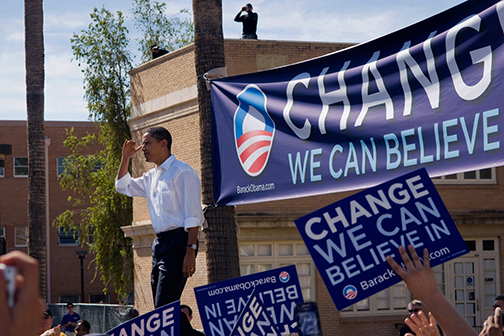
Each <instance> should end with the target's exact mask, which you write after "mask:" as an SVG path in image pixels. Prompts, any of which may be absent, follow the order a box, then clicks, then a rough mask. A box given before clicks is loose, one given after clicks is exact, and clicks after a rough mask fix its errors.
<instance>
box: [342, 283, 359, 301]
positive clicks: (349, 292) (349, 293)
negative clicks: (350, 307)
mask: <svg viewBox="0 0 504 336" xmlns="http://www.w3.org/2000/svg"><path fill="white" fill-rule="evenodd" d="M343 295H344V296H345V298H346V299H348V300H353V299H355V297H356V296H357V288H356V287H355V286H354V285H348V286H346V287H345V288H343Z"/></svg>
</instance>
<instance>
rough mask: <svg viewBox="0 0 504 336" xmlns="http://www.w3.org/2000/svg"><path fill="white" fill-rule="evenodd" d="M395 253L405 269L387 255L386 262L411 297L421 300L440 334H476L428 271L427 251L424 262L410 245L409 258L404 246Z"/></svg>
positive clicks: (468, 335)
mask: <svg viewBox="0 0 504 336" xmlns="http://www.w3.org/2000/svg"><path fill="white" fill-rule="evenodd" d="M398 250H399V254H400V255H401V258H402V260H403V263H404V266H405V268H402V267H401V266H399V264H397V263H396V262H395V260H394V259H392V257H391V256H387V262H388V263H389V265H390V266H391V267H392V269H393V270H394V272H395V273H396V274H397V275H399V276H400V277H401V278H402V279H403V280H404V282H405V283H406V286H407V287H408V289H409V290H410V291H411V292H412V293H413V295H414V296H415V297H416V298H418V299H420V300H421V301H422V302H423V303H424V304H425V305H426V306H427V308H428V309H429V310H430V311H431V313H432V315H433V316H435V317H436V320H437V321H438V322H439V325H440V326H441V329H443V332H445V333H446V335H448V336H476V335H477V334H476V332H475V331H474V329H473V328H472V327H471V326H470V325H469V323H467V321H466V319H465V318H464V317H463V316H462V315H460V313H459V312H458V311H457V309H455V307H454V306H453V305H452V304H451V303H450V302H449V301H448V300H447V299H446V298H445V297H444V295H443V293H441V291H440V290H439V288H438V284H437V281H436V278H435V277H434V272H433V271H432V269H431V268H430V262H429V252H428V251H427V249H424V251H423V263H422V261H421V260H420V258H419V257H418V254H417V253H416V251H415V249H414V248H413V246H411V245H409V246H408V250H409V253H410V254H411V258H410V257H409V255H408V253H407V252H406V249H405V248H404V247H403V246H399V249H398Z"/></svg>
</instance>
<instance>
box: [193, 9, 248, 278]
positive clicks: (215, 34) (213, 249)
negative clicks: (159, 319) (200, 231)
mask: <svg viewBox="0 0 504 336" xmlns="http://www.w3.org/2000/svg"><path fill="white" fill-rule="evenodd" d="M193 13H194V45H195V65H196V74H197V76H198V78H199V79H198V104H199V113H200V132H201V138H200V155H201V182H202V189H203V204H214V203H215V199H214V194H213V180H212V137H211V131H212V129H211V127H212V126H211V115H210V103H211V99H210V91H209V90H207V88H206V84H205V81H204V80H203V79H201V77H200V76H202V75H203V74H204V73H205V72H207V71H209V70H211V69H214V68H219V67H223V66H225V58H224V39H223V34H222V2H221V0H193ZM205 216H206V219H207V221H208V228H207V229H206V230H205V234H206V244H207V270H208V281H209V283H213V282H217V281H222V280H226V279H231V278H235V277H239V276H240V263H239V258H238V239H237V237H236V234H237V230H236V228H237V227H236V218H235V209H234V207H229V206H222V207H217V208H212V207H210V208H208V210H207V212H206V213H205Z"/></svg>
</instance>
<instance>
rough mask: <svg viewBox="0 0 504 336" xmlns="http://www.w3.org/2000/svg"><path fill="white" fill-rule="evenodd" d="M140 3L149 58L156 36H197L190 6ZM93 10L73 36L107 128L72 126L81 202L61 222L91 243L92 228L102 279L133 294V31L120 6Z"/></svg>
mask: <svg viewBox="0 0 504 336" xmlns="http://www.w3.org/2000/svg"><path fill="white" fill-rule="evenodd" d="M133 7H134V8H133V9H132V13H133V15H134V21H135V26H136V28H137V29H138V30H139V31H140V32H141V35H142V37H140V38H139V39H138V41H139V43H140V50H141V51H142V61H147V60H150V59H151V50H150V46H151V45H153V44H159V45H160V46H161V47H163V48H165V49H167V50H168V51H173V50H176V49H178V48H180V47H182V46H184V45H187V44H189V43H192V42H193V40H194V27H193V23H192V21H191V18H190V16H189V15H188V14H189V12H188V10H185V9H184V10H181V11H180V13H179V14H177V15H176V16H173V17H171V18H168V17H166V14H165V12H166V4H165V3H164V2H163V3H159V2H157V1H153V2H152V3H151V1H150V0H133ZM90 17H91V23H90V24H89V25H88V27H87V29H85V30H83V31H81V32H80V33H78V34H74V35H73V37H72V38H71V39H70V43H71V47H72V51H73V55H74V59H75V60H76V61H77V62H78V65H79V67H81V68H82V72H83V73H84V90H85V94H84V98H85V99H86V101H87V103H88V110H89V118H90V119H91V120H94V121H96V122H99V123H100V132H99V136H96V135H95V134H88V135H87V136H84V137H82V138H79V137H77V136H76V135H75V132H74V130H73V129H71V130H68V131H67V139H66V140H65V143H64V144H65V146H66V147H68V148H70V149H71V152H72V154H71V155H70V156H69V157H68V158H67V159H66V160H65V162H64V165H65V171H64V173H63V174H61V175H60V184H61V186H62V188H63V189H67V190H71V191H72V192H73V194H72V196H70V197H69V199H68V201H69V202H70V203H71V204H72V206H73V207H75V208H73V209H72V210H67V211H65V212H64V213H62V214H61V215H59V216H58V217H57V219H56V220H55V221H54V223H53V224H54V225H60V226H64V227H67V228H72V229H77V228H78V229H79V238H80V241H81V244H83V245H84V244H89V243H87V241H88V239H87V238H88V237H89V235H90V234H91V233H92V238H93V239H92V243H91V244H89V246H90V250H91V252H94V253H95V254H96V257H95V261H96V267H97V269H96V270H98V268H99V269H100V271H101V272H100V273H101V280H102V281H103V282H104V283H105V284H108V283H109V282H112V284H113V286H114V287H115V290H116V292H117V293H118V294H120V295H125V294H127V290H128V284H131V283H132V281H133V253H132V250H131V240H130V239H129V238H125V237H124V233H123V231H122V230H121V227H122V226H127V225H131V222H132V220H133V205H132V200H131V199H130V198H129V197H127V196H124V195H122V194H119V193H117V192H116V191H115V185H114V183H115V176H116V174H117V169H118V167H119V164H120V161H121V155H122V145H123V143H124V141H125V140H126V139H130V138H131V133H130V129H129V124H128V120H129V118H130V88H129V85H130V83H129V74H128V72H129V71H130V70H131V69H132V57H131V54H130V51H129V50H130V49H129V48H130V32H129V30H128V29H127V27H126V26H125V19H126V18H125V16H124V15H123V13H122V12H120V11H117V12H116V13H112V12H110V11H109V10H107V9H106V8H105V7H102V8H101V9H97V8H95V9H94V10H93V12H92V13H91V14H90ZM89 153H94V154H89ZM83 207H84V208H83Z"/></svg>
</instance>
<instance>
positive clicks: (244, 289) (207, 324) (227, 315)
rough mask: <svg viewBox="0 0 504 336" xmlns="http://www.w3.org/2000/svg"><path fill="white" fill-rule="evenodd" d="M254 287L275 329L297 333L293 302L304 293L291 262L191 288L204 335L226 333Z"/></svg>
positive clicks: (236, 318) (299, 300) (230, 330)
mask: <svg viewBox="0 0 504 336" xmlns="http://www.w3.org/2000/svg"><path fill="white" fill-rule="evenodd" d="M254 289H255V291H256V292H255V295H256V296H257V297H259V299H260V300H261V302H262V304H263V305H264V307H265V309H266V310H267V312H268V314H269V315H268V318H269V319H270V320H271V321H272V322H273V323H274V324H275V325H276V327H277V328H278V330H279V331H280V332H281V333H282V334H290V333H294V332H297V323H296V304H297V303H300V302H303V294H302V293H301V287H300V285H299V279H298V276H297V272H296V266H294V265H290V266H286V267H280V268H277V269H274V270H270V271H266V272H261V273H255V274H250V275H246V276H242V277H239V278H235V279H230V280H225V281H221V282H217V283H213V284H210V285H206V286H201V287H196V288H194V293H195V296H196V301H197V302H198V309H199V313H200V317H201V322H202V324H203V329H204V330H205V335H207V336H229V334H230V333H231V332H232V331H233V328H234V326H235V324H236V323H237V321H238V318H239V317H240V313H241V312H242V311H243V310H244V309H245V307H247V302H248V300H249V298H250V296H251V295H252V292H253V291H254Z"/></svg>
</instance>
